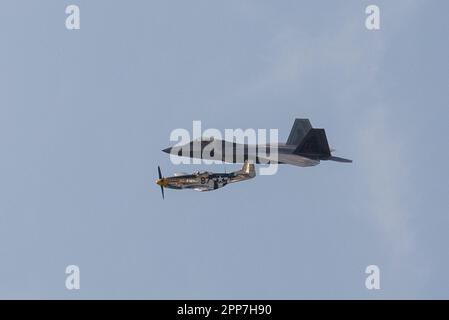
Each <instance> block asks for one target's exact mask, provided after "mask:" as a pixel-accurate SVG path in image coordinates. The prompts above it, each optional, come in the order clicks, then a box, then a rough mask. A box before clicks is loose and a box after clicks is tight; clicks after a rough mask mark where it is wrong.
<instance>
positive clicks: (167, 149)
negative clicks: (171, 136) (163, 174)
mask: <svg viewBox="0 0 449 320" xmlns="http://www.w3.org/2000/svg"><path fill="white" fill-rule="evenodd" d="M162 151H163V152H165V153H170V152H171V147H168V148H165V149H162Z"/></svg>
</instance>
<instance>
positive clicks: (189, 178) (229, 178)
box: [156, 162, 256, 191]
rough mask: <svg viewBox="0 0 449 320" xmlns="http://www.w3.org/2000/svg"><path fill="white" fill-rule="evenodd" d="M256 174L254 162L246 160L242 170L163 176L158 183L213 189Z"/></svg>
mask: <svg viewBox="0 0 449 320" xmlns="http://www.w3.org/2000/svg"><path fill="white" fill-rule="evenodd" d="M255 176H256V171H255V169H254V164H250V163H248V162H245V164H244V165H243V167H242V169H241V170H238V171H234V172H230V173H213V172H207V171H203V172H199V171H197V172H194V173H193V174H186V175H175V176H172V177H162V175H161V174H160V175H159V179H157V180H156V184H157V185H159V186H161V188H162V190H163V188H169V189H192V190H195V191H212V190H216V189H219V188H222V187H224V186H226V185H227V184H229V183H234V182H240V181H245V180H249V179H252V178H254V177H255Z"/></svg>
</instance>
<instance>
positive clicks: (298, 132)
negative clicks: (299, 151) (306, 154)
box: [287, 119, 312, 146]
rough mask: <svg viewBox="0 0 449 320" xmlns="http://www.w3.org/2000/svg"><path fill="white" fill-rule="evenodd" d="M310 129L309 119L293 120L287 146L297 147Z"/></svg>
mask: <svg viewBox="0 0 449 320" xmlns="http://www.w3.org/2000/svg"><path fill="white" fill-rule="evenodd" d="M311 129H312V125H311V124H310V121H309V119H295V123H293V127H292V130H291V131H290V135H289V136H288V139H287V144H289V145H295V146H297V145H299V144H300V143H301V141H302V140H303V139H304V137H305V136H306V135H307V133H308V132H309V131H310V130H311Z"/></svg>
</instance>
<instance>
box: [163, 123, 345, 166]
mask: <svg viewBox="0 0 449 320" xmlns="http://www.w3.org/2000/svg"><path fill="white" fill-rule="evenodd" d="M206 148H207V149H206ZM273 148H276V149H277V152H276V153H275V152H271V150H272V149H273ZM226 150H228V151H226ZM259 150H263V152H262V153H261V152H259ZM162 151H164V152H166V153H170V154H173V155H177V156H187V157H190V158H201V159H210V160H217V159H218V160H221V161H223V162H229V163H243V162H244V161H246V160H248V159H250V160H252V161H253V162H254V163H279V164H284V163H286V164H290V165H294V166H300V167H310V166H315V165H317V164H319V163H320V161H321V160H331V161H337V162H352V160H349V159H345V158H340V157H335V156H333V155H332V154H331V149H330V148H329V144H328V142H327V137H326V133H325V131H324V129H317V128H313V127H312V125H311V124H310V121H309V119H296V120H295V122H294V124H293V127H292V129H291V131H290V135H289V136H288V139H287V142H286V143H278V144H266V145H260V144H259V145H250V144H238V143H236V142H229V141H224V140H218V139H213V138H201V139H199V141H198V140H194V141H191V142H190V143H187V144H185V145H182V146H174V147H169V148H166V149H164V150H162ZM332 151H333V150H332ZM226 153H231V154H226ZM274 155H276V156H274Z"/></svg>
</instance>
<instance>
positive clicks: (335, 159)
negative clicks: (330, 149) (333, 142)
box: [328, 156, 352, 163]
mask: <svg viewBox="0 0 449 320" xmlns="http://www.w3.org/2000/svg"><path fill="white" fill-rule="evenodd" d="M328 160H332V161H337V162H347V163H352V160H350V159H345V158H340V157H334V156H331V157H329V159H328Z"/></svg>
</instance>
